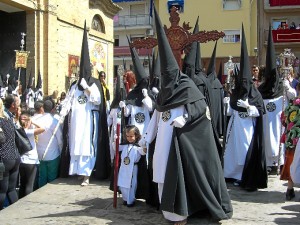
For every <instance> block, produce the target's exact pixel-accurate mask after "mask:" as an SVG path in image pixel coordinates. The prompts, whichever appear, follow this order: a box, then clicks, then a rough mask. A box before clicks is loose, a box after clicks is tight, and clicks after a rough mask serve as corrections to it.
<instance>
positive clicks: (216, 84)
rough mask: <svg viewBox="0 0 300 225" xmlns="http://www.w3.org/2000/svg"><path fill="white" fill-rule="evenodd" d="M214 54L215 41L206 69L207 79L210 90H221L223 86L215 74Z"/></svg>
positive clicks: (215, 50) (215, 49)
mask: <svg viewBox="0 0 300 225" xmlns="http://www.w3.org/2000/svg"><path fill="white" fill-rule="evenodd" d="M216 52H217V41H216V43H215V47H214V50H213V52H212V55H211V58H210V62H209V66H208V68H207V79H208V80H209V82H210V84H211V88H212V89H222V88H223V85H222V84H221V82H220V80H219V79H218V78H217V72H216Z"/></svg>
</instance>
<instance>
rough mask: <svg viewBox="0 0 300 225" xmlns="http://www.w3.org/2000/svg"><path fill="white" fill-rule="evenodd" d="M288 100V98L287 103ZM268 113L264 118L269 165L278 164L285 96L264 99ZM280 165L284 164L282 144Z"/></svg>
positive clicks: (282, 146) (282, 147)
mask: <svg viewBox="0 0 300 225" xmlns="http://www.w3.org/2000/svg"><path fill="white" fill-rule="evenodd" d="M287 102H288V100H286V102H285V103H286V104H285V105H287ZM264 104H265V107H266V114H265V115H264V119H263V124H264V125H263V126H264V144H265V151H266V162H267V166H276V165H277V164H278V154H279V146H280V137H281V132H283V131H284V127H282V125H281V121H280V116H281V112H282V109H284V108H283V96H280V97H278V98H274V99H264ZM280 148H281V149H280V165H282V164H283V151H284V145H283V144H282V145H281V146H280Z"/></svg>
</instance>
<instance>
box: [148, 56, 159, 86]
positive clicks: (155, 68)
mask: <svg viewBox="0 0 300 225" xmlns="http://www.w3.org/2000/svg"><path fill="white" fill-rule="evenodd" d="M152 60H153V61H155V63H154V64H153V69H152V71H153V72H152V77H153V78H152V81H151V83H150V90H152V88H153V87H156V88H157V89H158V90H160V88H161V86H160V79H161V71H160V57H159V54H157V57H156V59H155V57H154V55H153V57H152Z"/></svg>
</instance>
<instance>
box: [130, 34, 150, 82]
mask: <svg viewBox="0 0 300 225" xmlns="http://www.w3.org/2000/svg"><path fill="white" fill-rule="evenodd" d="M127 40H128V44H129V48H130V53H131V58H132V64H133V72H134V74H135V79H136V83H137V84H138V83H139V82H140V81H141V80H143V79H147V78H148V76H147V74H146V71H145V69H144V66H143V64H142V62H141V60H140V58H139V56H138V54H137V52H136V49H135V48H134V47H131V46H130V44H131V43H130V40H129V38H128V36H127Z"/></svg>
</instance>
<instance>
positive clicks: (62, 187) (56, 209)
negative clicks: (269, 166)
mask: <svg viewBox="0 0 300 225" xmlns="http://www.w3.org/2000/svg"><path fill="white" fill-rule="evenodd" d="M79 184H80V182H79V181H78V180H77V178H75V177H74V178H68V179H61V178H60V179H57V180H56V181H54V182H53V183H51V184H48V185H46V186H45V187H43V188H41V189H39V190H37V191H35V192H34V193H32V194H30V195H29V196H27V197H25V198H23V199H21V200H19V201H18V202H17V203H15V204H14V205H12V206H10V207H8V208H6V209H4V210H2V211H0V224H1V225H9V224H13V225H18V224H20V225H27V224H30V225H39V224H61V225H65V224H124V225H125V224H170V223H169V222H167V221H166V220H164V218H163V216H162V214H161V213H160V212H159V211H157V210H156V209H154V208H151V207H149V206H148V205H146V203H144V202H143V201H137V204H136V206H135V207H133V208H128V207H126V206H123V205H122V199H121V197H120V198H118V206H117V209H114V208H113V205H112V203H113V200H112V197H113V193H112V192H111V191H110V190H108V184H109V183H108V181H104V182H99V181H95V180H91V185H90V186H88V187H81V186H80V185H79ZM228 189H229V193H230V196H231V198H232V204H233V208H234V213H233V218H232V219H231V220H226V221H221V222H220V223H216V222H213V221H211V220H210V218H209V217H208V216H206V217H204V218H203V217H202V218H190V219H189V220H188V224H225V225H229V224H230V225H231V224H247V225H248V224H266V225H269V224H286V225H291V224H300V213H299V211H300V201H299V199H300V189H299V188H296V189H295V191H296V198H295V200H294V201H290V202H285V194H284V192H285V190H286V182H283V181H280V180H279V177H278V176H276V175H271V176H270V179H269V188H267V189H264V190H260V191H258V192H246V191H244V190H241V189H240V188H239V187H234V186H233V185H232V184H230V183H228Z"/></svg>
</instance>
